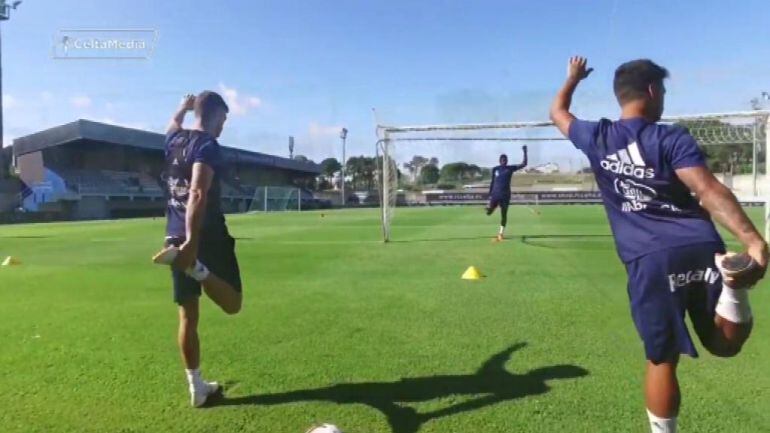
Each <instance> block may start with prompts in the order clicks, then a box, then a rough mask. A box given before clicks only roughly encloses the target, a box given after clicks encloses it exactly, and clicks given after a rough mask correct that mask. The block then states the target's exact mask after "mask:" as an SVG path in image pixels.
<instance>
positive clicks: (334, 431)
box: [307, 424, 342, 433]
mask: <svg viewBox="0 0 770 433" xmlns="http://www.w3.org/2000/svg"><path fill="white" fill-rule="evenodd" d="M307 433H342V430H340V429H339V427H337V426H336V425H334V424H321V425H319V426H318V427H311V428H310V430H308V431H307Z"/></svg>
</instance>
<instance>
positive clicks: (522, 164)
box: [516, 146, 528, 170]
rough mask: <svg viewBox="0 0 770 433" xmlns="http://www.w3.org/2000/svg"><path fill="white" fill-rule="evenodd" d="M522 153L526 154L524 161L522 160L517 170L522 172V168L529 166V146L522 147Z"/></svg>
mask: <svg viewBox="0 0 770 433" xmlns="http://www.w3.org/2000/svg"><path fill="white" fill-rule="evenodd" d="M521 151H522V152H523V153H524V159H522V160H521V164H519V165H518V166H517V167H516V169H517V170H521V169H522V168H524V167H526V166H527V163H528V162H527V146H522V147H521Z"/></svg>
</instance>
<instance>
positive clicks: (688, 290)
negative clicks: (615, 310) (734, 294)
mask: <svg viewBox="0 0 770 433" xmlns="http://www.w3.org/2000/svg"><path fill="white" fill-rule="evenodd" d="M716 253H724V247H723V246H722V245H719V244H711V243H707V244H697V245H688V246H683V247H676V248H671V249H667V250H662V251H657V252H654V253H650V254H647V255H645V256H642V257H640V258H638V259H636V260H633V261H631V262H629V263H626V270H627V271H628V295H629V298H630V301H631V314H632V316H633V318H634V324H635V325H636V329H637V331H638V332H639V336H640V337H641V338H642V341H643V342H644V351H645V354H646V355H647V359H649V360H650V361H653V362H654V363H656V364H657V363H660V362H664V361H671V360H673V359H675V358H676V357H677V356H678V355H679V354H680V353H682V354H687V355H690V356H692V357H697V356H698V351H697V350H696V349H695V344H694V343H693V340H692V338H691V337H690V333H689V331H688V330H687V325H686V324H685V319H684V318H685V314H687V315H689V316H690V321H691V322H692V325H693V328H694V330H695V333H696V334H697V335H698V338H700V340H701V342H704V341H706V342H707V341H709V340H710V339H711V336H712V335H713V333H714V330H715V329H714V326H715V325H714V316H715V314H716V312H715V310H716V304H717V301H718V300H719V295H720V294H721V293H722V274H721V273H720V271H719V269H718V268H717V266H716V263H715V260H714V255H715V254H716Z"/></svg>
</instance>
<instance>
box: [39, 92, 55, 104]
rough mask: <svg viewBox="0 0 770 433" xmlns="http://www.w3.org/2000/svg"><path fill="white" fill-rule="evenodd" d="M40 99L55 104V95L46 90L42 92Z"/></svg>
mask: <svg viewBox="0 0 770 433" xmlns="http://www.w3.org/2000/svg"><path fill="white" fill-rule="evenodd" d="M40 99H41V100H42V101H43V102H45V103H51V102H53V93H51V92H49V91H47V90H44V91H42V92H40Z"/></svg>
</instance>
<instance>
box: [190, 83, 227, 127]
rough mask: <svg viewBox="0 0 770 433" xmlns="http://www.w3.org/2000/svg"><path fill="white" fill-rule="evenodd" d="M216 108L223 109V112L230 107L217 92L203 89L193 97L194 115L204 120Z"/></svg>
mask: <svg viewBox="0 0 770 433" xmlns="http://www.w3.org/2000/svg"><path fill="white" fill-rule="evenodd" d="M218 109H224V110H225V113H228V112H230V108H228V107H227V103H225V100H224V99H223V98H222V96H221V95H220V94H219V93H217V92H212V91H211V90H204V91H202V92H201V93H200V94H199V95H198V96H197V97H195V115H196V116H198V117H200V118H201V120H203V121H204V122H205V121H207V120H208V118H209V116H211V115H212V114H213V113H214V112H215V111H216V110H218Z"/></svg>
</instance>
